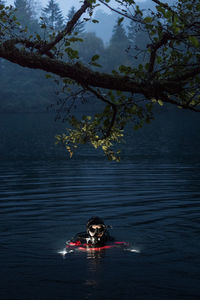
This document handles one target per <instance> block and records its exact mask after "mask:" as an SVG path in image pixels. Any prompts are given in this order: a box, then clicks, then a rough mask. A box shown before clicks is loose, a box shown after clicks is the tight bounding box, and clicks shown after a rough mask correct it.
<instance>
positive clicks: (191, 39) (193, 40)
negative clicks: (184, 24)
mask: <svg viewBox="0 0 200 300" xmlns="http://www.w3.org/2000/svg"><path fill="white" fill-rule="evenodd" d="M188 39H189V40H190V42H191V43H192V45H193V46H194V47H196V48H197V47H199V40H198V39H197V38H196V37H195V36H189V38H188Z"/></svg>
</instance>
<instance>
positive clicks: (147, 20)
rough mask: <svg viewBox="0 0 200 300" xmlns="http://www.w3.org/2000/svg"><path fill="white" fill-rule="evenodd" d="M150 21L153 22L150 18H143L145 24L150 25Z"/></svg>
mask: <svg viewBox="0 0 200 300" xmlns="http://www.w3.org/2000/svg"><path fill="white" fill-rule="evenodd" d="M152 21H153V18H151V17H146V18H144V22H145V23H151V22H152Z"/></svg>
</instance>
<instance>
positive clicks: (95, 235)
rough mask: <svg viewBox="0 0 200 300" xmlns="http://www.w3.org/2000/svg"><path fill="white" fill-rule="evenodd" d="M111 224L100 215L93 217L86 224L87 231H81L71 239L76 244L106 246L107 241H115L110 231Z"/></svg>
mask: <svg viewBox="0 0 200 300" xmlns="http://www.w3.org/2000/svg"><path fill="white" fill-rule="evenodd" d="M108 227H109V226H106V225H105V224H104V221H103V220H102V219H100V218H99V217H92V218H90V219H89V220H88V222H87V224H86V232H80V233H78V234H76V236H75V237H74V238H73V239H72V240H71V242H72V243H76V244H87V245H88V246H99V247H102V246H104V245H105V244H106V243H107V242H111V241H114V238H113V237H111V236H110V233H109V231H108V229H107V228H108Z"/></svg>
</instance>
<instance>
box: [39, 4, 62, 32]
mask: <svg viewBox="0 0 200 300" xmlns="http://www.w3.org/2000/svg"><path fill="white" fill-rule="evenodd" d="M42 18H43V23H45V24H46V26H47V27H48V28H49V29H50V30H52V31H55V30H56V31H57V30H61V29H62V27H63V15H62V12H61V10H60V8H59V5H58V3H57V2H56V1H55V0H49V2H48V4H47V6H46V7H45V8H43V9H42Z"/></svg>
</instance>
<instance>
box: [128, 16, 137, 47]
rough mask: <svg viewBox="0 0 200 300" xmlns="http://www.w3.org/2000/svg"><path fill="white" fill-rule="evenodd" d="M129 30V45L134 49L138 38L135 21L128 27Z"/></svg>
mask: <svg viewBox="0 0 200 300" xmlns="http://www.w3.org/2000/svg"><path fill="white" fill-rule="evenodd" d="M127 29H128V40H129V45H130V47H131V48H133V47H134V45H135V38H136V24H135V22H134V21H131V22H130V24H129V26H128V27H127Z"/></svg>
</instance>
